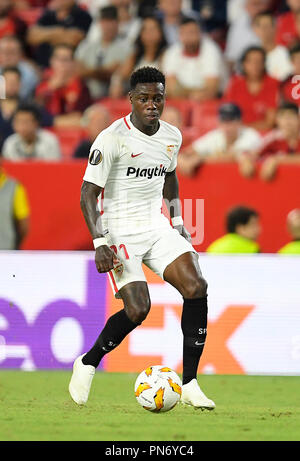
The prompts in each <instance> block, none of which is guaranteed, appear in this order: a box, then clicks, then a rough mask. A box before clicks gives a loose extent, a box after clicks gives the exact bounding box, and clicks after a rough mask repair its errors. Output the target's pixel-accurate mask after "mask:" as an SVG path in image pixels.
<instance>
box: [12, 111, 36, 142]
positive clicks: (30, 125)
mask: <svg viewBox="0 0 300 461" xmlns="http://www.w3.org/2000/svg"><path fill="white" fill-rule="evenodd" d="M39 126H40V111H39V109H38V107H37V106H36V105H35V104H32V103H21V104H19V106H18V107H17V109H16V111H15V113H14V117H13V128H14V131H15V133H17V134H18V135H19V136H21V138H23V139H24V140H25V141H32V140H34V139H35V136H36V133H37V130H38V128H39Z"/></svg>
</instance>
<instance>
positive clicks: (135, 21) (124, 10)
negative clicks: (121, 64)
mask: <svg viewBox="0 0 300 461" xmlns="http://www.w3.org/2000/svg"><path fill="white" fill-rule="evenodd" d="M87 1H88V2H89V5H91V2H90V0H87ZM106 6H113V7H115V8H116V9H117V16H118V38H120V39H122V40H123V43H124V42H126V44H127V45H128V46H131V45H133V44H134V42H135V40H136V38H137V36H138V34H139V32H140V28H141V18H140V17H137V4H136V2H133V1H132V0H110V1H109V2H108V1H106V0H105V1H103V2H102V1H100V2H99V1H98V0H94V1H93V3H92V10H91V8H89V11H90V12H91V15H92V17H93V22H92V24H91V27H90V29H89V32H88V34H87V37H86V39H85V40H86V41H87V42H89V44H90V43H95V42H100V41H101V33H102V31H101V28H100V27H99V8H102V7H106ZM100 11H101V10H100ZM142 17H143V16H142Z"/></svg>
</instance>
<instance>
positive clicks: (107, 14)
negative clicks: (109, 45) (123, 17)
mask: <svg viewBox="0 0 300 461" xmlns="http://www.w3.org/2000/svg"><path fill="white" fill-rule="evenodd" d="M99 19H110V20H115V21H117V20H118V10H117V8H116V7H115V6H113V5H108V6H104V7H103V8H100V10H99Z"/></svg>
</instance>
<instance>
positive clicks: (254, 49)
mask: <svg viewBox="0 0 300 461" xmlns="http://www.w3.org/2000/svg"><path fill="white" fill-rule="evenodd" d="M253 52H259V53H261V54H262V56H263V57H264V60H265V59H266V52H265V50H264V49H263V48H262V47H261V46H257V45H253V46H249V47H248V48H247V49H246V50H245V51H244V53H243V54H242V57H241V63H242V64H244V62H245V61H246V59H247V57H248V54H250V53H253Z"/></svg>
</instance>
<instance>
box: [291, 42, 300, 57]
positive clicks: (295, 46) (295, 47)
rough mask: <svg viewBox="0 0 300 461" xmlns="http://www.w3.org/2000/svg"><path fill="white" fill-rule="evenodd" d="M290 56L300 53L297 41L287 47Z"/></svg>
mask: <svg viewBox="0 0 300 461" xmlns="http://www.w3.org/2000/svg"><path fill="white" fill-rule="evenodd" d="M289 53H290V57H292V56H293V54H297V53H300V43H297V44H296V45H294V46H292V47H291V48H290V49H289Z"/></svg>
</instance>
